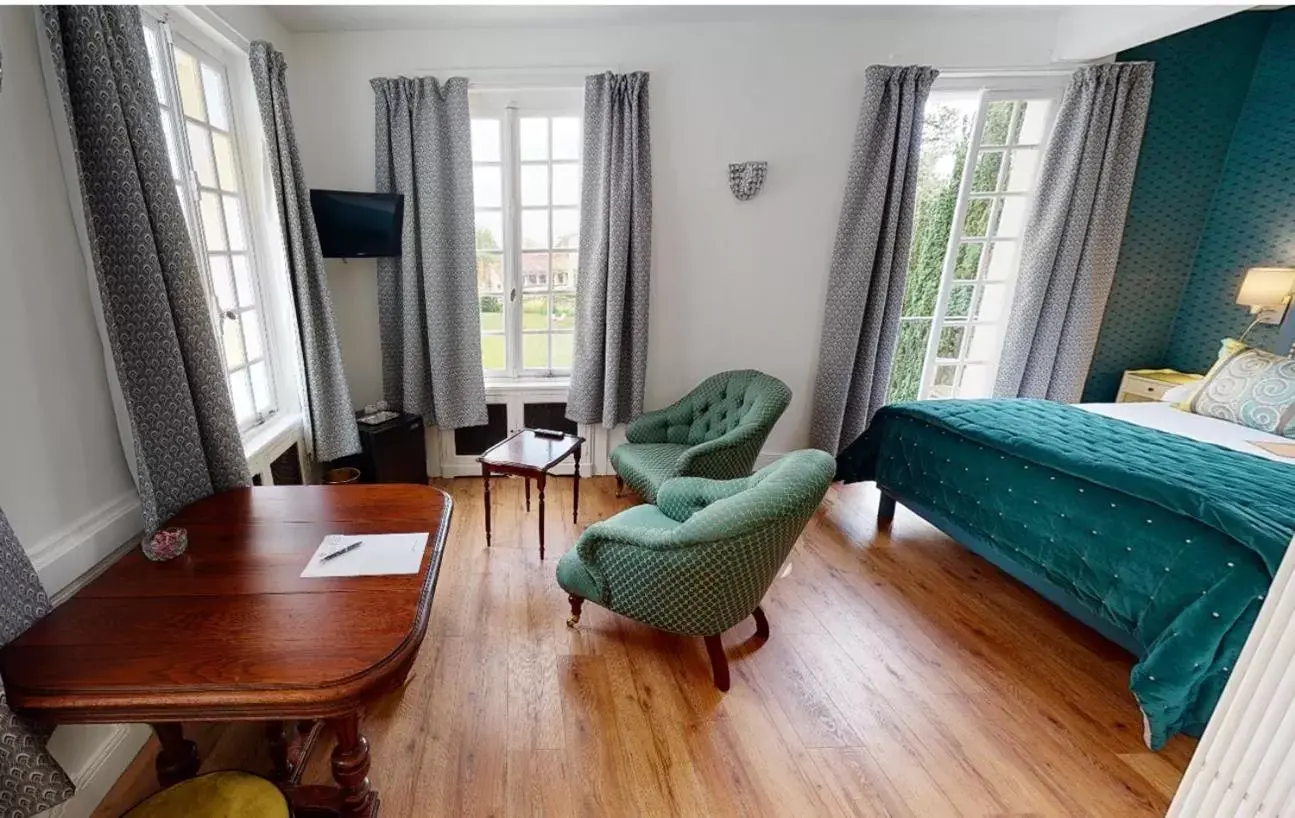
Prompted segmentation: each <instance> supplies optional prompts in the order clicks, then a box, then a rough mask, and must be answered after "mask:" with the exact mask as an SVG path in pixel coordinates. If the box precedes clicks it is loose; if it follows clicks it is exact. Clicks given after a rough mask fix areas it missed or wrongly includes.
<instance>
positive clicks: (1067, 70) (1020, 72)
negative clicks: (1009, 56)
mask: <svg viewBox="0 0 1295 818" xmlns="http://www.w3.org/2000/svg"><path fill="white" fill-rule="evenodd" d="M1085 65H1088V63H1049V64H1048V65H1047V66H1039V67H1035V68H1031V67H1029V66H1018V67H1014V68H940V79H968V80H979V79H986V78H988V77H1068V76H1070V75H1071V74H1073V73H1075V71H1077V70H1078V69H1080V68H1083V67H1084V66H1085ZM936 67H937V68H939V66H936Z"/></svg>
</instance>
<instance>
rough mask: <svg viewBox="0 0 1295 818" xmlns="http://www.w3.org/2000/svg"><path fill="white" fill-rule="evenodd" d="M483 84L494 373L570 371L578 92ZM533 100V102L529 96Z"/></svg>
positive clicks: (476, 103)
mask: <svg viewBox="0 0 1295 818" xmlns="http://www.w3.org/2000/svg"><path fill="white" fill-rule="evenodd" d="M552 96H553V95H549V96H548V97H542V96H541V95H540V94H538V93H533V94H531V95H529V97H528V96H526V95H523V96H522V97H521V98H520V99H519V97H518V95H516V94H504V93H502V92H476V93H474V95H473V100H472V107H473V118H472V165H473V179H472V184H473V190H474V193H475V196H476V233H477V295H478V298H479V300H480V309H481V359H482V365H483V367H484V368H485V370H486V375H487V376H493V377H517V376H522V375H530V376H547V375H565V374H568V373H570V371H571V359H572V354H573V349H574V337H575V335H574V331H575V312H576V267H577V252H578V250H579V246H580V169H581V166H580V150H581V146H582V144H581V143H582V140H583V131H582V128H581V120H580V116H579V110H580V96H579V92H574V95H573V93H572V92H563V93H562V94H559V95H558V96H559V97H565V99H564V100H561V101H560V102H558V103H556V104H555V101H554V100H553V99H552ZM528 102H529V103H530V104H528Z"/></svg>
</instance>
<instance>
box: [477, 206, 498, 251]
mask: <svg viewBox="0 0 1295 818" xmlns="http://www.w3.org/2000/svg"><path fill="white" fill-rule="evenodd" d="M477 249H478V250H502V249H504V214H503V213H501V212H500V211H498V210H478V211H477Z"/></svg>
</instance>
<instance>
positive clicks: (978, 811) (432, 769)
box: [96, 478, 1195, 818]
mask: <svg viewBox="0 0 1295 818" xmlns="http://www.w3.org/2000/svg"><path fill="white" fill-rule="evenodd" d="M555 482H556V483H557V486H556V487H554V488H550V490H549V498H550V504H549V510H550V513H549V515H548V517H549V528H548V559H546V560H545V561H544V563H543V564H541V563H540V561H539V555H538V548H537V546H536V532H535V516H534V514H533V513H532V514H530V515H528V514H526V513H525V512H524V511H523V508H522V493H521V482H520V481H518V480H499V481H495V486H496V489H497V490H496V492H495V517H494V522H495V536H494V547H493V548H492V549H490V550H487V549H486V548H485V538H484V534H483V521H482V496H481V486H480V481H479V480H474V479H461V480H453V481H445V482H444V483H443V484H442V485H443V486H444V487H446V488H447V490H449V491H450V492H451V493H452V494H453V496H454V499H455V502H456V507H455V512H454V522H453V530H452V531H451V534H450V537H449V541H448V546H447V547H448V552H447V554H446V557H445V563H444V568H443V571H442V574H441V579H440V585H439V587H438V589H437V596H436V600H435V603H434V605H433V615H432V620H431V624H430V626H429V628H428V633H427V639H426V642H425V643H424V645H423V648H422V652H421V654H420V656H419V658H418V661H417V664H416V665H415V668H414V671H413V675H412V678H411V680H410V682H409V684H408V685H407V686H406V688H405V689H404V690H403V691H401V692H399V693H398V694H393V695H392V696H390V697H388V698H387V699H386V700H384V701H382V702H379V703H378V704H377V705H376V706H375V707H374V708H373V709H372V710H371V712H370V713H369V715H368V718H367V720H366V727H365V732H366V733H367V735H368V737H369V739H370V742H371V744H372V752H373V769H372V772H371V777H372V780H373V783H374V785H375V786H376V787H377V788H378V789H379V791H380V793H381V796H382V815H383V816H385V818H404V816H434V815H446V816H461V815H462V816H467V815H491V816H500V815H503V816H523V815H525V816H530V815H554V816H565V815H587V816H629V815H644V816H658V815H681V816H699V815H708V816H712V815H713V816H726V815H747V816H766V815H767V816H780V817H781V816H811V815H842V816H919V818H935V816H946V815H948V816H956V815H969V816H982V815H984V816H988V815H994V816H1006V815H1011V816H1026V815H1030V816H1042V815H1047V816H1051V815H1093V816H1120V817H1121V818H1123V817H1124V816H1142V815H1146V816H1152V815H1163V814H1164V812H1165V810H1166V808H1167V806H1168V803H1169V800H1170V798H1171V797H1172V789H1173V787H1174V786H1175V785H1176V783H1177V781H1178V779H1179V777H1180V776H1181V775H1182V771H1183V770H1184V769H1185V768H1186V765H1187V762H1188V760H1189V759H1190V756H1191V752H1192V750H1193V748H1194V746H1195V742H1194V741H1192V740H1189V739H1184V738H1178V739H1175V740H1174V741H1172V742H1171V743H1170V745H1169V746H1168V748H1166V749H1165V750H1164V751H1163V752H1161V753H1158V754H1153V753H1150V752H1148V751H1147V750H1146V748H1145V747H1144V746H1143V745H1142V742H1141V738H1140V732H1141V721H1140V716H1139V714H1138V711H1137V709H1136V708H1135V706H1134V704H1133V700H1132V698H1131V696H1130V694H1129V692H1128V689H1127V688H1128V671H1129V668H1130V665H1131V663H1132V660H1131V658H1130V657H1129V656H1127V655H1126V654H1124V653H1123V652H1122V651H1121V650H1120V649H1119V648H1117V647H1115V646H1113V645H1111V644H1110V643H1108V642H1105V641H1104V640H1102V639H1101V638H1100V637H1098V636H1096V635H1095V634H1093V633H1092V632H1090V631H1088V630H1086V629H1085V628H1083V627H1082V626H1080V625H1078V624H1076V623H1074V622H1072V621H1071V620H1070V619H1068V618H1067V617H1066V616H1065V615H1064V614H1062V613H1061V612H1060V611H1058V610H1057V609H1055V608H1053V607H1052V606H1051V605H1049V604H1048V603H1046V602H1044V601H1043V600H1042V599H1040V598H1039V597H1037V596H1036V595H1034V594H1033V593H1032V592H1031V591H1029V590H1028V589H1026V588H1024V587H1023V586H1021V585H1019V584H1017V583H1016V582H1014V581H1013V580H1011V579H1010V578H1008V577H1007V576H1006V575H1004V574H1002V573H1001V572H999V571H998V570H997V569H995V568H994V567H993V566H991V565H989V564H988V563H986V562H984V561H983V560H981V559H979V558H978V557H975V556H974V555H972V554H970V553H968V552H967V551H965V550H963V549H962V548H961V547H959V546H958V545H956V544H955V543H953V542H952V541H950V540H949V539H948V538H947V537H945V536H944V535H942V534H940V533H939V532H938V531H936V530H934V529H933V528H931V527H930V526H928V525H926V524H925V523H924V522H922V521H921V520H919V519H918V518H916V517H915V516H913V515H911V514H909V513H908V512H907V511H905V510H904V509H902V508H901V509H900V510H899V512H898V514H897V516H896V518H895V523H894V526H893V529H892V531H891V533H890V534H889V535H887V534H878V533H877V532H876V530H875V526H874V522H873V519H874V514H875V509H876V493H875V491H874V490H873V489H872V488H871V486H866V487H865V486H861V485H856V486H846V487H841V486H834V487H833V488H832V490H831V491H830V492H829V494H828V497H827V500H826V501H825V502H824V504H823V507H822V508H821V509H820V510H819V512H818V513H817V514H816V515H815V517H814V519H813V521H812V522H811V523H810V526H809V528H808V529H807V530H806V532H805V535H804V536H803V537H802V538H801V540H800V542H799V543H798V545H797V546H796V549H795V550H794V551H793V554H792V557H791V558H790V560H789V561H788V562H787V564H786V566H784V569H783V571H782V572H781V574H780V576H779V577H778V579H777V580H776V581H775V582H774V585H773V588H772V589H771V591H770V592H769V594H768V596H767V597H766V599H765V603H764V608H765V610H766V612H767V613H768V615H769V621H770V626H771V629H772V636H771V638H770V640H769V641H768V642H767V643H766V644H764V645H762V646H757V645H754V644H752V643H751V642H748V641H746V640H747V639H748V637H750V636H751V635H752V633H753V630H754V624H753V623H752V622H751V621H750V620H748V621H747V622H745V623H743V624H742V625H740V626H739V627H738V628H736V629H734V630H733V631H732V632H730V633H728V634H726V635H725V637H724V642H725V645H726V647H727V649H728V654H729V661H730V664H731V667H732V672H733V686H732V690H731V691H730V692H729V693H728V694H721V693H719V692H717V691H716V690H715V689H714V687H713V686H712V685H711V679H710V669H709V665H708V663H707V659H706V654H705V650H704V648H703V646H702V642H701V640H700V639H684V638H678V637H674V636H669V635H666V634H662V633H658V632H655V631H653V630H651V629H649V628H647V627H644V626H641V625H638V624H636V623H634V622H630V621H628V620H625V619H621V618H619V617H616V616H614V615H613V614H610V613H608V612H607V611H605V610H603V609H601V608H598V607H596V606H593V605H586V606H585V615H584V618H583V620H582V621H581V623H580V627H579V629H577V630H574V631H571V630H568V629H567V628H566V626H565V624H564V623H565V619H566V615H567V605H566V595H565V594H564V593H563V592H562V591H561V590H560V589H559V588H558V587H557V585H556V584H555V582H554V579H553V570H554V565H555V564H556V563H557V558H558V557H559V556H560V555H561V554H562V552H563V551H564V550H566V549H567V548H568V547H570V545H571V544H572V543H574V541H575V538H576V536H577V535H578V533H579V531H580V530H581V529H583V527H584V526H586V525H588V524H589V523H591V522H594V521H596V520H599V519H604V518H606V517H608V516H610V515H611V514H613V513H615V512H616V511H618V510H619V509H621V508H623V507H627V506H629V505H630V504H631V503H632V501H631V500H630V499H628V498H625V499H618V498H616V497H615V496H614V486H613V483H612V481H611V479H609V478H596V479H592V480H586V481H584V482H583V483H582V491H581V501H582V502H581V506H582V508H581V520H580V525H579V526H574V525H572V524H571V517H570V508H571V506H570V502H571V496H570V490H569V487H568V486H569V484H568V483H567V481H565V480H558V481H555ZM194 732H196V733H197V738H198V739H199V740H200V745H201V747H202V750H203V752H204V759H205V762H204V767H205V768H206V769H221V768H231V767H237V768H243V769H250V770H253V771H264V770H266V769H268V761H267V758H266V755H265V751H264V749H263V748H262V746H261V743H260V736H261V732H260V727H259V725H248V724H243V725H232V726H229V727H220V726H217V727H205V728H199V729H198V730H196V731H194ZM328 749H329V748H328V747H327V746H321V747H319V748H317V750H316V752H315V754H314V755H313V757H312V760H311V762H310V765H309V767H308V768H307V771H306V779H307V780H313V781H321V782H322V781H326V780H327V775H328V774H327V768H328V763H327V754H328ZM153 751H154V747H153V746H152V745H150V746H149V747H146V748H145V750H144V751H143V752H142V753H141V755H140V757H139V758H137V759H136V761H135V763H134V764H133V765H132V767H131V769H130V770H129V771H127V773H126V774H125V775H124V776H123V777H122V779H121V780H120V781H119V782H118V784H117V785H116V787H115V788H114V789H113V791H112V792H111V793H110V795H109V797H108V798H107V799H106V800H105V802H104V803H103V804H102V805H101V807H100V809H99V810H98V812H97V813H96V815H98V816H116V815H119V814H120V813H121V811H122V810H123V809H125V808H127V807H129V806H130V805H132V804H134V803H135V802H137V801H138V800H139V799H141V798H142V797H144V796H146V795H148V794H149V793H151V792H152V791H153V790H154V789H155V787H156V785H155V784H154V782H153V777H152V775H153V774H152V753H153Z"/></svg>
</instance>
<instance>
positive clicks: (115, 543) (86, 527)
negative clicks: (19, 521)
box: [27, 489, 144, 597]
mask: <svg viewBox="0 0 1295 818" xmlns="http://www.w3.org/2000/svg"><path fill="white" fill-rule="evenodd" d="M143 529H144V523H143V518H142V517H141V515H140V507H139V495H137V494H136V493H135V491H134V490H133V489H132V490H131V491H128V492H125V493H123V494H121V495H120V496H119V497H116V498H115V499H112V500H109V501H108V502H106V503H104V504H103V505H101V506H99V507H98V508H94V509H91V510H90V511H89V512H88V513H86V514H85V515H83V516H81V517H80V518H78V519H76V520H73V521H72V522H71V523H69V524H68V525H67V526H65V527H64V528H63V529H62V530H60V531H55V532H54V533H53V534H51V535H50V536H48V537H46V538H45V539H44V540H41V541H40V542H38V543H36V544H35V545H34V546H33V547H31V548H30V549H28V552H27V555H28V556H29V557H31V562H32V565H34V566H35V567H36V574H37V576H39V577H40V581H41V584H42V585H44V586H45V591H46V593H48V594H49V595H50V596H51V597H53V596H57V595H58V593H59V591H62V590H63V589H64V588H66V587H67V586H69V585H70V584H72V583H73V582H74V581H76V579H77V578H78V577H81V576H84V575H85V574H86V572H88V571H89V570H90V569H91V568H94V567H95V566H96V565H98V564H99V563H100V562H103V560H104V559H106V558H107V557H109V556H111V555H112V554H113V553H114V552H115V551H117V549H119V548H120V547H121V545H122V543H124V542H126V541H127V540H130V539H132V538H133V537H135V536H136V535H138V534H139V533H140V532H141V531H143Z"/></svg>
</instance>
